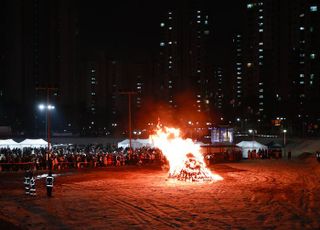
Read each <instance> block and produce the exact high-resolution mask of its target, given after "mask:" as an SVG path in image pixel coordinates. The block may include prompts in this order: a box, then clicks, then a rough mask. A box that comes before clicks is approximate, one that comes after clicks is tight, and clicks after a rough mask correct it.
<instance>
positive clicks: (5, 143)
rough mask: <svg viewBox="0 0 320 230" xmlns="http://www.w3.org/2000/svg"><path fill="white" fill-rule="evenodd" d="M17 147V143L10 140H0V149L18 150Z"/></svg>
mask: <svg viewBox="0 0 320 230" xmlns="http://www.w3.org/2000/svg"><path fill="white" fill-rule="evenodd" d="M19 147H20V145H19V143H18V142H15V141H14V140H12V139H5V140H0V148H10V149H14V148H19Z"/></svg>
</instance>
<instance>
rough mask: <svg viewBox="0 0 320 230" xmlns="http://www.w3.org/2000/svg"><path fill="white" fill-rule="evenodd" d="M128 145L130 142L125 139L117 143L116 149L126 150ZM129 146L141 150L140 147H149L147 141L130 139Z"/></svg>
mask: <svg viewBox="0 0 320 230" xmlns="http://www.w3.org/2000/svg"><path fill="white" fill-rule="evenodd" d="M129 145H130V140H129V139H125V140H123V141H121V142H119V143H118V148H121V147H122V148H127V147H129ZM131 146H132V148H133V149H137V148H142V147H151V146H152V144H150V141H149V139H131Z"/></svg>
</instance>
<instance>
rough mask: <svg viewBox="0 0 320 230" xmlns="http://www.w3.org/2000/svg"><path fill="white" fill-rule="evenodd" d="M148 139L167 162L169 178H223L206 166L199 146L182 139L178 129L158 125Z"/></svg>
mask: <svg viewBox="0 0 320 230" xmlns="http://www.w3.org/2000/svg"><path fill="white" fill-rule="evenodd" d="M150 139H151V141H152V142H153V144H154V146H155V147H157V148H159V149H160V150H161V151H162V153H163V154H164V155H165V157H166V159H167V160H168V162H169V167H170V170H169V178H174V179H177V180H180V181H191V182H200V181H218V180H222V179H223V178H222V177H221V176H219V175H217V174H214V173H212V172H211V171H210V170H209V169H208V168H207V166H206V164H205V162H204V157H203V155H202V154H201V152H200V146H199V145H197V144H195V143H194V142H193V141H192V140H191V139H183V138H182V137H181V136H180V130H179V129H175V128H168V127H160V126H158V129H157V130H156V133H155V134H154V135H151V136H150Z"/></svg>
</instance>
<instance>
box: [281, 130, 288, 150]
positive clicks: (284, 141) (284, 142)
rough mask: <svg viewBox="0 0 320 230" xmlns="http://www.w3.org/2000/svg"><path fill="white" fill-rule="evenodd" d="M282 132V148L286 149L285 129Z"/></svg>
mask: <svg viewBox="0 0 320 230" xmlns="http://www.w3.org/2000/svg"><path fill="white" fill-rule="evenodd" d="M282 132H283V146H284V147H286V144H287V143H286V134H287V130H286V129H284V130H282Z"/></svg>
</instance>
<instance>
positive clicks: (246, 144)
mask: <svg viewBox="0 0 320 230" xmlns="http://www.w3.org/2000/svg"><path fill="white" fill-rule="evenodd" d="M237 146H239V147H241V148H250V149H267V148H268V147H267V146H266V145H263V144H261V143H259V142H257V141H241V142H240V143H238V144H237Z"/></svg>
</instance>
